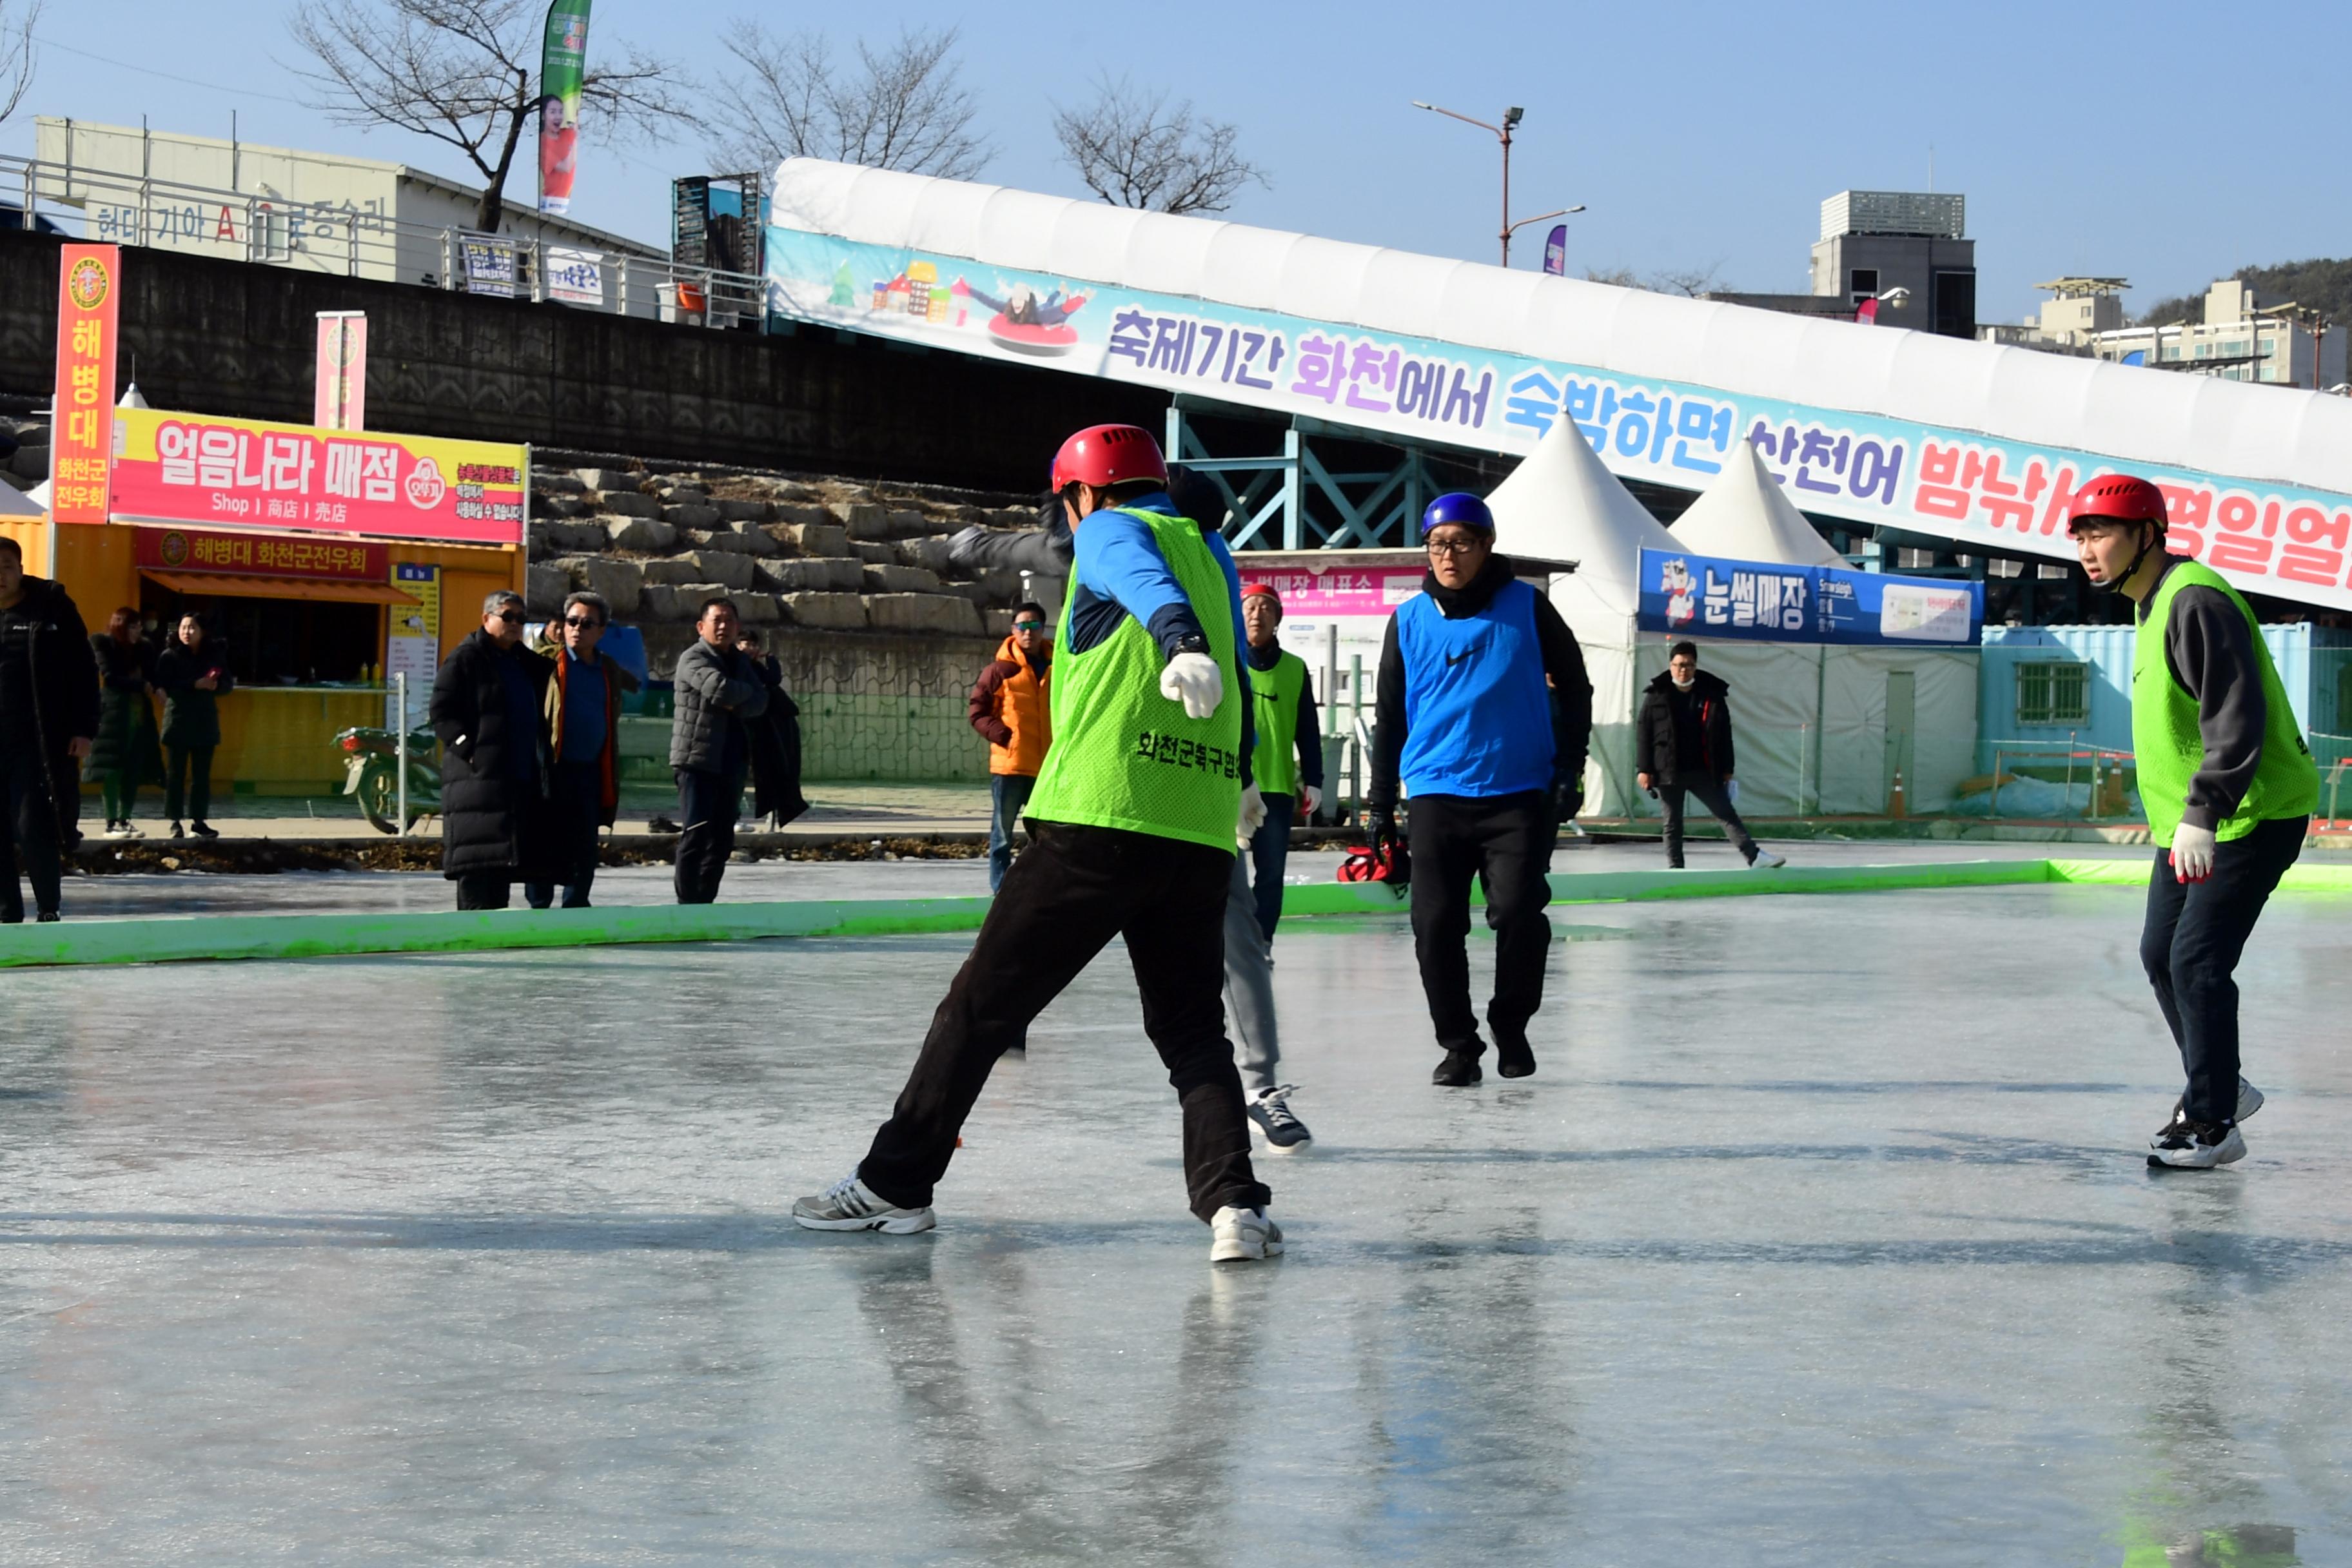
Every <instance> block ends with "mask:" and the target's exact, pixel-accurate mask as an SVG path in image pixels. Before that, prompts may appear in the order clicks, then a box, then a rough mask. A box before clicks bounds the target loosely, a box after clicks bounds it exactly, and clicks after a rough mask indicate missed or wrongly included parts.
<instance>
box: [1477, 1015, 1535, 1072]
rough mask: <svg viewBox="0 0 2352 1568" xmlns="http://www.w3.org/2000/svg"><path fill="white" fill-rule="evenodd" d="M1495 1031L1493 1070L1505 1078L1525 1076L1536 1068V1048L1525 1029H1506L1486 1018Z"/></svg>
mask: <svg viewBox="0 0 2352 1568" xmlns="http://www.w3.org/2000/svg"><path fill="white" fill-rule="evenodd" d="M1486 1022H1487V1025H1488V1026H1490V1027H1491V1028H1493V1029H1494V1031H1495V1070H1496V1072H1498V1073H1501V1074H1502V1075H1503V1076H1504V1077H1505V1078H1527V1077H1529V1076H1531V1075H1532V1074H1533V1073H1534V1072H1535V1070H1536V1050H1535V1047H1533V1046H1531V1045H1529V1044H1528V1032H1527V1031H1526V1030H1525V1029H1506V1028H1504V1027H1503V1026H1501V1025H1499V1024H1496V1022H1495V1021H1494V1020H1493V1019H1491V1018H1489V1019H1488V1020H1486Z"/></svg>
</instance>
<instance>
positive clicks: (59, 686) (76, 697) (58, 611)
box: [0, 573, 99, 848]
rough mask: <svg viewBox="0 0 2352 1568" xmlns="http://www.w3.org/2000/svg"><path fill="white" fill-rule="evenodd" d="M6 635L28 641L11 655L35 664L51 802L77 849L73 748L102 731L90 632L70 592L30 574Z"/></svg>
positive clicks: (35, 717) (5, 620)
mask: <svg viewBox="0 0 2352 1568" xmlns="http://www.w3.org/2000/svg"><path fill="white" fill-rule="evenodd" d="M0 637H8V638H9V639H11V641H12V642H13V641H15V640H16V639H17V638H22V639H24V640H23V643H22V646H21V647H16V648H13V649H12V650H11V652H12V653H13V654H16V655H21V657H23V658H26V660H27V661H28V662H29V665H30V673H31V676H32V691H33V712H32V714H31V718H32V721H33V731H34V734H35V737H36V739H37V742H38V744H39V746H40V751H41V755H42V756H43V757H44V758H45V759H47V763H48V768H47V778H48V781H49V804H50V806H51V807H52V815H53V816H54V817H55V819H56V821H57V823H58V837H60V839H61V840H62V841H63V842H64V844H65V846H66V847H68V848H71V847H73V845H74V844H75V843H76V842H77V841H79V838H80V837H81V836H80V834H79V832H77V831H76V830H75V828H74V826H73V824H74V819H75V817H76V816H78V815H79V812H80V807H81V791H80V790H79V788H78V787H77V786H76V784H75V782H74V764H73V760H72V758H71V756H70V754H69V753H68V751H67V747H68V743H69V742H72V741H74V740H75V739H77V738H79V739H84V740H89V739H92V738H94V737H95V736H96V735H97V733H98V727H99V726H98V716H99V695H98V665H97V662H96V660H95V658H93V657H92V655H91V651H90V646H89V627H88V626H84V625H83V624H82V618H81V612H80V611H79V610H78V609H76V608H75V607H74V602H73V599H72V596H71V595H68V594H67V592H66V591H65V589H64V588H62V587H60V586H59V585H58V584H55V583H53V582H51V581H49V580H48V579H47V578H46V577H36V576H33V575H31V574H29V573H28V574H26V577H25V592H24V597H22V598H21V599H19V600H17V601H16V607H15V608H14V609H10V610H5V611H0ZM10 717H11V718H16V717H18V716H17V715H13V714H12V715H10Z"/></svg>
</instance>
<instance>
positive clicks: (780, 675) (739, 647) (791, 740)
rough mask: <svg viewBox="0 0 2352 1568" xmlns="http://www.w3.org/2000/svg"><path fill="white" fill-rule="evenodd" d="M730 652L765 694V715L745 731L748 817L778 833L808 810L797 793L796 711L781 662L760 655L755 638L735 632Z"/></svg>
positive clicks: (798, 741) (798, 716) (798, 713)
mask: <svg viewBox="0 0 2352 1568" xmlns="http://www.w3.org/2000/svg"><path fill="white" fill-rule="evenodd" d="M735 651H736V652H738V653H740V654H741V655H742V656H743V657H744V658H748V659H750V660H751V668H753V669H755V670H757V671H758V672H759V676H760V681H761V685H763V686H765V687H766V688H767V689H768V710H767V711H766V712H765V713H763V714H761V716H760V717H759V719H758V720H756V721H754V722H753V723H752V724H751V815H752V816H755V817H758V818H759V819H760V820H761V821H762V822H765V823H766V824H768V826H770V827H771V828H780V827H782V826H783V825H784V824H785V823H787V822H790V821H792V820H793V818H794V817H796V816H801V815H803V813H805V812H806V811H807V810H808V808H809V806H808V797H807V796H806V795H803V794H802V793H801V707H800V704H799V703H797V702H795V701H793V700H792V697H791V696H790V695H789V694H788V693H787V692H786V691H785V690H784V667H783V663H782V660H780V659H778V658H776V656H775V655H774V654H772V653H767V652H763V651H762V650H761V647H760V634H759V633H757V632H755V631H753V630H751V628H750V627H748V626H746V627H745V628H744V629H743V630H741V631H740V632H738V633H736V634H735Z"/></svg>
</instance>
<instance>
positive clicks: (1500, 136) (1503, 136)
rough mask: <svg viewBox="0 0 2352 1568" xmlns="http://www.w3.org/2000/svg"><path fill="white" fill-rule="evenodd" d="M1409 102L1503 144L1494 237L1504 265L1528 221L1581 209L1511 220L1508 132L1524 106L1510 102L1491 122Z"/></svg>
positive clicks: (1521, 116) (1515, 126) (1523, 112)
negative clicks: (1499, 223)
mask: <svg viewBox="0 0 2352 1568" xmlns="http://www.w3.org/2000/svg"><path fill="white" fill-rule="evenodd" d="M1412 106H1413V107H1414V108H1415V109H1425V110H1429V112H1430V113H1432V114H1443V115H1444V116H1445V117H1446V118H1447V119H1449V120H1459V121H1462V123H1463V124H1465V125H1475V126H1476V127H1477V128H1478V129H1479V130H1481V131H1491V132H1494V134H1495V139H1496V141H1498V142H1501V143H1502V144H1503V227H1502V232H1501V233H1500V234H1499V235H1498V236H1497V237H1498V238H1499V239H1500V240H1501V241H1502V247H1503V265H1504V266H1505V267H1508V266H1509V265H1510V264H1511V236H1513V235H1514V234H1517V232H1518V231H1519V230H1521V229H1523V228H1525V227H1527V226H1528V225H1529V224H1531V223H1541V222H1543V221H1544V220H1545V219H1546V218H1555V217H1566V216H1569V215H1570V213H1580V212H1582V211H1583V210H1584V207H1583V205H1582V204H1579V205H1575V206H1572V207H1561V208H1560V209H1559V211H1557V212H1548V213H1538V214H1537V215H1536V216H1533V217H1523V218H1521V219H1519V220H1518V222H1517V223H1513V222H1512V221H1511V132H1514V131H1516V130H1517V129H1518V125H1519V121H1521V120H1523V119H1525V118H1526V117H1527V112H1528V111H1527V110H1524V109H1521V108H1519V107H1517V105H1513V106H1512V107H1511V108H1509V109H1506V110H1503V122H1502V123H1501V124H1500V125H1490V124H1488V123H1487V122H1486V121H1483V120H1474V119H1472V118H1471V117H1470V116H1469V115H1467V114H1457V113H1455V112H1454V110H1451V109H1440V108H1439V107H1438V106H1437V105H1436V104H1433V103H1423V102H1422V101H1421V100H1419V99H1417V98H1416V99H1414V100H1412Z"/></svg>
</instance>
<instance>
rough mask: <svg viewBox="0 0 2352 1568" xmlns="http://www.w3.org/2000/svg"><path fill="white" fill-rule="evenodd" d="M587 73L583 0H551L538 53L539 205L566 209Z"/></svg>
mask: <svg viewBox="0 0 2352 1568" xmlns="http://www.w3.org/2000/svg"><path fill="white" fill-rule="evenodd" d="M587 77H588V0H554V4H552V5H550V6H548V8H547V44H546V47H545V48H544V49H543V50H542V51H541V54H540V58H539V210H540V211H541V212H543V213H560V212H568V211H569V210H571V206H572V175H573V174H575V173H576V172H577V170H578V164H579V158H580V89H581V86H582V84H583V83H584V82H585V81H586V79H587Z"/></svg>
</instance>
